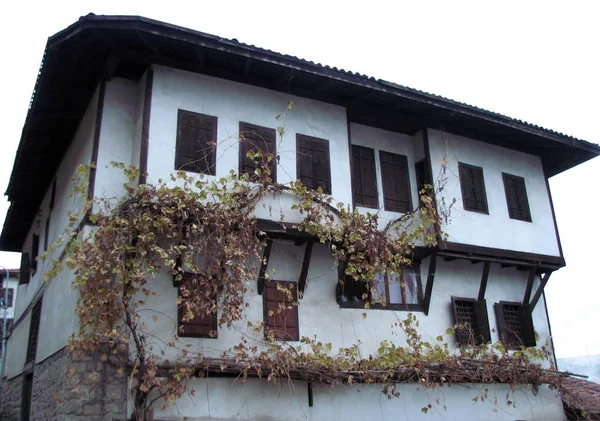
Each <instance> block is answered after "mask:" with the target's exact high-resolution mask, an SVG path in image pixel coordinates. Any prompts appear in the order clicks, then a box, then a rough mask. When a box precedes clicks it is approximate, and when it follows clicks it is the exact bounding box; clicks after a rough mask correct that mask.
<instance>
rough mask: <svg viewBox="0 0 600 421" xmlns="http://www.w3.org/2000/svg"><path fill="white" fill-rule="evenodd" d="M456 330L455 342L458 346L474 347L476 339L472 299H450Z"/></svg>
mask: <svg viewBox="0 0 600 421" xmlns="http://www.w3.org/2000/svg"><path fill="white" fill-rule="evenodd" d="M451 299H452V309H453V313H454V324H455V325H457V326H464V327H457V328H456V332H455V333H456V342H457V343H458V344H459V345H474V344H475V343H476V338H477V336H478V335H477V319H476V315H475V300H474V299H472V298H459V297H451Z"/></svg>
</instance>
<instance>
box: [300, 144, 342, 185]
mask: <svg viewBox="0 0 600 421" xmlns="http://www.w3.org/2000/svg"><path fill="white" fill-rule="evenodd" d="M302 140H310V141H311V142H314V141H317V142H322V143H324V144H325V145H326V151H327V184H328V185H329V188H328V189H323V193H325V194H331V192H332V188H333V186H332V185H331V151H330V148H329V140H327V139H321V138H319V137H314V136H308V135H305V134H300V133H296V179H297V180H300V142H301V141H302ZM313 158H314V157H313ZM313 178H314V177H313ZM307 187H310V188H312V189H315V190H316V188H315V187H314V186H307Z"/></svg>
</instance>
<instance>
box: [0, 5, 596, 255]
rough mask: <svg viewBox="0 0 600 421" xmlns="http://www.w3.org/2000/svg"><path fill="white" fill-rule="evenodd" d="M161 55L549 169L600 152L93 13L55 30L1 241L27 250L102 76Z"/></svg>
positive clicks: (364, 119) (295, 61)
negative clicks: (533, 159) (527, 158)
mask: <svg viewBox="0 0 600 421" xmlns="http://www.w3.org/2000/svg"><path fill="white" fill-rule="evenodd" d="M153 63H154V64H160V65H165V66H170V67H175V68H179V69H183V70H188V71H192V72H197V73H203V74H207V75H211V76H216V77H221V78H226V79H230V80H235V81H239V82H242V83H247V84H252V85H255V86H261V87H265V88H268V89H272V90H277V91H282V92H286V93H289V94H292V95H296V96H302V97H307V98H313V99H316V100H321V101H326V102H329V103H333V104H338V105H341V106H344V107H346V109H347V113H348V119H349V120H350V121H353V122H356V123H361V124H366V125H370V126H375V127H380V128H383V129H388V130H393V131H398V132H402V133H408V134H414V133H416V132H417V131H419V130H421V129H423V128H426V127H429V128H436V129H441V130H445V131H448V132H451V133H456V134H459V135H463V136H467V137H471V138H475V139H477V140H480V141H484V142H488V143H492V144H496V145H501V146H504V147H508V148H512V149H516V150H520V151H523V152H526V153H530V154H534V155H537V156H540V157H541V159H542V163H543V166H544V170H545V171H546V175H547V176H548V177H550V176H553V175H555V174H558V173H560V172H562V171H564V170H566V169H568V168H571V167H574V166H576V165H578V164H580V163H582V162H584V161H587V160H589V159H591V158H593V157H595V156H597V155H599V154H600V147H599V146H597V145H595V144H592V143H589V142H586V141H583V140H579V139H576V138H573V137H571V136H567V135H564V134H561V133H558V132H555V131H552V130H548V129H544V128H542V127H539V126H535V125H532V124H528V123H525V122H523V121H520V120H516V119H512V118H510V117H506V116H503V115H500V114H497V113H493V112H490V111H486V110H483V109H480V108H477V107H473V106H470V105H466V104H463V103H460V102H456V101H452V100H449V99H447V98H443V97H440V96H436V95H431V94H428V93H425V92H422V91H418V90H415V89H411V88H408V87H406V86H401V85H397V84H395V83H392V82H387V81H384V80H381V79H374V78H371V77H368V76H365V75H361V74H358V73H352V72H348V71H345V70H343V69H337V68H335V67H334V68H331V67H329V66H323V65H321V64H317V63H313V62H311V61H307V60H303V59H300V58H298V57H293V56H289V55H285V54H279V53H276V52H273V51H270V50H265V49H262V48H257V47H255V46H252V45H247V44H243V43H240V42H238V41H237V40H235V39H233V40H230V39H225V38H221V37H218V36H214V35H210V34H205V33H202V32H198V31H193V30H190V29H186V28H182V27H178V26H175V25H170V24H167V23H163V22H159V21H155V20H152V19H146V18H143V17H138V16H96V15H93V14H89V15H87V16H84V17H82V18H80V19H79V21H77V22H76V23H74V24H73V25H71V26H69V27H68V28H66V29H64V30H63V31H61V32H59V33H57V34H56V35H54V36H52V37H50V38H49V39H48V43H47V45H46V51H45V53H44V57H43V61H42V65H41V68H40V73H39V76H38V80H37V82H36V85H35V89H34V93H33V96H32V100H31V105H30V109H29V112H28V114H27V118H26V120H25V125H24V127H23V133H22V137H21V142H20V144H19V148H18V151H17V155H16V158H15V163H14V167H13V171H12V175H11V178H10V182H9V185H8V189H7V191H6V194H7V195H8V198H9V200H10V202H11V206H10V209H9V211H8V214H7V217H6V220H5V222H4V228H3V231H2V236H1V237H0V249H1V250H7V251H21V247H22V244H23V241H24V239H25V236H26V235H27V231H28V229H29V227H30V226H31V222H32V221H33V218H34V216H35V214H36V212H37V209H38V208H39V205H40V202H41V200H42V199H43V195H44V193H45V192H46V191H47V189H48V187H49V185H50V183H51V182H52V179H53V177H54V174H55V172H56V170H57V168H58V165H59V164H60V160H61V158H62V156H63V155H64V153H65V151H66V149H67V148H68V146H69V144H70V142H71V140H72V139H73V136H74V133H75V131H76V129H77V126H78V124H79V121H80V120H81V117H82V115H83V112H84V111H85V109H86V106H87V104H88V102H89V100H90V98H91V97H92V95H93V92H94V89H95V87H96V86H97V84H98V82H99V81H100V79H101V78H110V77H113V76H121V77H127V78H131V79H137V78H139V77H140V76H141V75H142V74H143V72H144V71H145V69H146V68H147V67H148V65H149V64H153Z"/></svg>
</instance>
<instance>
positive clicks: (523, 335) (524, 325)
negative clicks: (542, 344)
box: [494, 301, 536, 349]
mask: <svg viewBox="0 0 600 421" xmlns="http://www.w3.org/2000/svg"><path fill="white" fill-rule="evenodd" d="M494 310H495V312H496V319H497V322H498V332H499V334H500V340H501V341H502V343H504V346H506V348H507V349H518V348H519V347H521V346H526V347H530V346H535V345H536V341H535V331H534V329H533V319H532V317H531V310H530V307H529V305H522V304H520V303H509V302H504V301H500V302H499V303H496V304H494Z"/></svg>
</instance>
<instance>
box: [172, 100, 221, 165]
mask: <svg viewBox="0 0 600 421" xmlns="http://www.w3.org/2000/svg"><path fill="white" fill-rule="evenodd" d="M216 142H217V117H212V116H208V115H204V114H198V113H193V112H191V111H185V110H179V113H178V117H177V143H176V150H175V169H176V170H183V171H190V172H196V173H201V174H209V175H215V158H216V156H215V155H216V149H217V146H216Z"/></svg>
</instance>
